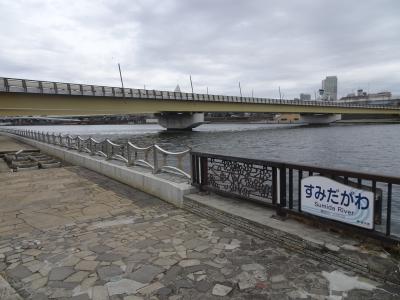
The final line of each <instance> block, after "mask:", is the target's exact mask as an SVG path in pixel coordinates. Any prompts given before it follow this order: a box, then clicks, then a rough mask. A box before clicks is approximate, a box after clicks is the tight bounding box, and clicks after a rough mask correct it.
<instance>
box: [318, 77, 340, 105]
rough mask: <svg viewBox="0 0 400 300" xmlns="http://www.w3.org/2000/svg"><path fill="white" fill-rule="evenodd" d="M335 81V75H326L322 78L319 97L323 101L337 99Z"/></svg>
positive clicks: (336, 80)
mask: <svg viewBox="0 0 400 300" xmlns="http://www.w3.org/2000/svg"><path fill="white" fill-rule="evenodd" d="M337 83H338V79H337V77H336V76H327V77H326V78H325V79H324V80H322V89H321V90H322V95H321V99H322V100H324V101H336V100H337Z"/></svg>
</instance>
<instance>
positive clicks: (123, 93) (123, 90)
mask: <svg viewBox="0 0 400 300" xmlns="http://www.w3.org/2000/svg"><path fill="white" fill-rule="evenodd" d="M118 70H119V77H120V78H121V86H122V95H123V96H124V98H125V89H124V81H123V80H122V73H121V65H120V64H119V63H118Z"/></svg>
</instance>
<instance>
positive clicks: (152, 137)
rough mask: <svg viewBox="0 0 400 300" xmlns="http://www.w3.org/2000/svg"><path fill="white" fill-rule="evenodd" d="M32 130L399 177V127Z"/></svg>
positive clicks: (73, 127)
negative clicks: (190, 148)
mask: <svg viewBox="0 0 400 300" xmlns="http://www.w3.org/2000/svg"><path fill="white" fill-rule="evenodd" d="M21 128H25V129H27V128H28V127H27V126H23V127H21ZM29 128H30V129H34V130H40V131H46V132H50V133H51V132H55V133H63V134H67V133H69V134H71V135H81V136H84V137H88V136H92V137H94V138H96V139H105V138H110V139H112V140H115V141H118V140H119V141H121V140H126V139H129V140H130V141H132V142H133V143H135V144H138V145H140V146H146V145H150V144H153V143H157V144H159V145H161V146H163V147H165V148H166V149H169V150H178V149H184V148H185V147H186V146H189V147H192V148H193V150H196V151H204V152H211V153H219V154H224V155H231V156H242V157H249V158H257V159H266V160H279V161H283V162H294V163H305V164H311V165H316V166H320V167H334V168H340V169H346V170H352V171H366V172H371V173H378V174H385V175H394V176H400V124H380V125H339V124H337V125H330V126H304V125H275V124H205V125H202V126H200V127H198V128H196V129H195V130H194V131H192V132H167V131H166V130H164V129H163V128H162V127H160V126H158V125H63V126H30V127H29Z"/></svg>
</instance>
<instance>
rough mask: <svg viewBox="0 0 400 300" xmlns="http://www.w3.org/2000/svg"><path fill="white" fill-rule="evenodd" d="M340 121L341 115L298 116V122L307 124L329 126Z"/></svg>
mask: <svg viewBox="0 0 400 300" xmlns="http://www.w3.org/2000/svg"><path fill="white" fill-rule="evenodd" d="M341 119H342V115H341V114H300V120H301V121H303V122H304V123H307V124H329V123H334V122H336V121H340V120H341Z"/></svg>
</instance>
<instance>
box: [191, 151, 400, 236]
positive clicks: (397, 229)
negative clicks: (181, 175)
mask: <svg viewBox="0 0 400 300" xmlns="http://www.w3.org/2000/svg"><path fill="white" fill-rule="evenodd" d="M191 165H192V184H193V185H195V186H198V187H199V188H200V189H201V190H209V191H213V192H215V193H218V194H222V195H226V196H230V197H232V196H233V197H235V198H239V199H245V200H251V201H256V202H259V203H262V204H263V205H267V206H270V207H273V208H275V209H276V210H277V214H279V215H285V214H294V215H297V216H298V217H305V218H307V219H310V218H311V219H312V220H315V221H317V222H318V223H324V224H326V223H328V225H332V226H333V227H340V228H342V229H344V230H349V229H350V230H352V231H353V232H354V231H356V232H357V233H361V234H365V235H367V236H373V237H375V238H379V239H383V240H388V241H396V242H399V241H400V221H399V216H397V217H396V218H392V216H393V214H392V211H393V208H395V210H396V211H397V213H398V214H400V207H399V204H398V203H397V202H394V201H393V200H394V199H395V200H396V201H398V200H399V199H400V177H393V176H383V175H373V174H370V173H361V172H351V171H346V170H337V169H327V168H319V167H313V166H306V165H301V164H290V163H283V162H278V161H266V160H256V159H246V158H241V157H231V156H224V155H216V154H210V153H199V152H192V153H191ZM309 176H324V177H326V178H329V179H332V180H334V181H335V182H339V183H342V184H345V185H347V186H351V187H354V188H359V189H362V190H367V191H371V192H372V193H373V195H374V203H373V205H374V209H373V211H374V216H373V223H374V224H373V228H372V229H364V228H361V227H356V226H353V225H348V224H345V223H341V222H339V221H335V220H331V219H327V218H322V217H318V216H315V215H313V214H309V213H307V212H304V211H302V194H301V182H302V179H305V178H307V177H309ZM324 196H327V195H324ZM349 199H350V198H349ZM351 200H353V198H351ZM328 201H329V199H328ZM342 201H343V200H342ZM349 201H350V200H349ZM371 205H372V204H371ZM394 219H395V220H394Z"/></svg>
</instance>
